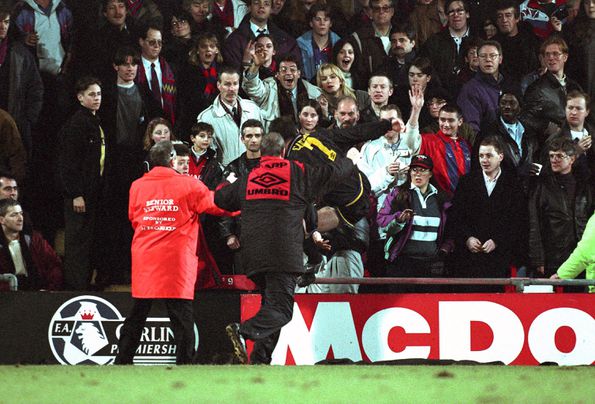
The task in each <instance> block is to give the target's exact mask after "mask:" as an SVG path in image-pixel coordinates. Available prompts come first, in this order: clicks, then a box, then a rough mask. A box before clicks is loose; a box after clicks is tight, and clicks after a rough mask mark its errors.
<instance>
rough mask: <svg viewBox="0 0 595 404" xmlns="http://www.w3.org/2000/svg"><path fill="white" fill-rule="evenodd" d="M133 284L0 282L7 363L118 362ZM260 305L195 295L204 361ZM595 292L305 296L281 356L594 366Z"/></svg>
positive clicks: (146, 353)
mask: <svg viewBox="0 0 595 404" xmlns="http://www.w3.org/2000/svg"><path fill="white" fill-rule="evenodd" d="M131 305H132V299H131V297H130V294H129V293H121V292H113V293H94V294H80V293H74V292H3V293H0V335H1V336H2V337H1V338H0V363H2V364H14V363H25V364H64V365H77V364H99V365H108V364H111V363H113V360H114V357H115V354H116V352H117V341H118V338H119V335H120V334H119V333H120V329H121V326H122V324H123V321H124V318H125V316H126V315H127V313H128V311H129V310H130V308H131ZM259 307H260V296H259V295H257V294H252V293H243V294H240V293H238V292H237V291H217V292H202V293H198V294H197V295H196V299H195V302H194V310H195V336H196V340H195V346H196V348H197V353H198V362H199V363H228V362H229V361H230V360H231V358H232V347H231V345H230V343H229V341H228V339H227V336H226V335H225V331H224V329H225V326H226V325H227V324H228V323H231V322H238V321H243V320H246V319H248V318H250V317H251V316H252V315H254V314H255V313H256V312H257V311H258V308H259ZM594 316H595V295H593V294H587V293H581V294H575V293H564V294H555V293H539V294H522V293H490V294H479V293H478V294H360V295H344V294H336V295H334V294H317V295H314V294H311V295H296V302H295V306H294V314H293V318H292V320H291V322H290V323H289V324H287V325H286V326H285V327H284V328H283V329H282V331H281V336H280V339H279V343H278V345H277V348H276V350H275V352H274V354H273V363H274V364H283V365H294V364H298V365H306V364H315V363H317V362H319V361H322V360H325V359H350V360H353V361H368V362H376V361H387V360H396V359H453V360H472V361H477V362H493V361H500V362H503V363H505V364H509V365H537V364H540V363H543V362H555V363H558V364H560V365H593V363H594V362H595V319H594ZM174 362H175V345H174V341H173V333H172V330H171V327H170V325H169V320H168V318H167V314H166V310H165V307H163V305H161V304H156V305H155V307H154V308H153V309H152V311H151V313H150V317H149V321H148V323H147V326H146V327H145V329H144V332H143V337H142V339H141V346H140V347H139V351H138V352H137V356H136V357H135V363H136V364H145V365H148V364H151V365H157V364H172V363H174Z"/></svg>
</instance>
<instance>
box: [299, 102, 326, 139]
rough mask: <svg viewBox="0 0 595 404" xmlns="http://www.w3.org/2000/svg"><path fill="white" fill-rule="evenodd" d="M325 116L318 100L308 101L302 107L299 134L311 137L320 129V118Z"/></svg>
mask: <svg viewBox="0 0 595 404" xmlns="http://www.w3.org/2000/svg"><path fill="white" fill-rule="evenodd" d="M322 116H323V112H322V108H321V107H320V104H319V103H318V101H316V100H308V101H306V102H304V103H303V104H302V105H301V106H300V112H299V114H298V120H299V123H300V127H299V132H300V133H301V134H302V135H309V134H310V133H312V132H314V131H315V130H316V128H318V123H319V122H320V118H321V117H322Z"/></svg>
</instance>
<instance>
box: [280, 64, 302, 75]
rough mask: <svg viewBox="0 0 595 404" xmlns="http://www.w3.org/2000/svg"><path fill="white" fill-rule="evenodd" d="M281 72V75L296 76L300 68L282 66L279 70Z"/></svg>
mask: <svg viewBox="0 0 595 404" xmlns="http://www.w3.org/2000/svg"><path fill="white" fill-rule="evenodd" d="M279 71H280V72H281V73H294V74H295V73H297V72H298V68H297V67H294V66H292V67H287V66H282V67H280V68H279Z"/></svg>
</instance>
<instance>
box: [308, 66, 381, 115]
mask: <svg viewBox="0 0 595 404" xmlns="http://www.w3.org/2000/svg"><path fill="white" fill-rule="evenodd" d="M316 85H317V86H318V87H320V89H321V90H322V96H321V97H320V99H319V102H320V107H321V108H322V112H323V114H324V116H325V117H326V116H331V115H333V114H334V113H335V110H336V109H337V101H338V100H339V99H340V98H341V97H343V96H346V95H347V96H350V97H353V98H355V99H356V101H357V108H358V109H359V110H360V111H363V110H365V109H367V108H369V107H370V96H369V95H368V93H367V92H365V91H361V90H354V89H352V88H351V87H349V86H348V85H347V83H346V82H345V76H344V75H343V71H342V70H341V69H339V67H337V66H336V65H334V64H332V63H325V64H323V65H321V66H320V68H319V69H318V71H317V72H316Z"/></svg>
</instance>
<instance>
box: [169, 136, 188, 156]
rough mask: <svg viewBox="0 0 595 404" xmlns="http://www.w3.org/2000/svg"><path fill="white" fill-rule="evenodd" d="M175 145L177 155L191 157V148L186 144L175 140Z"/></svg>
mask: <svg viewBox="0 0 595 404" xmlns="http://www.w3.org/2000/svg"><path fill="white" fill-rule="evenodd" d="M172 144H173V145H174V149H175V150H176V155H177V156H180V157H185V156H190V148H189V147H188V145H186V144H185V143H184V142H182V141H180V140H175V141H173V142H172Z"/></svg>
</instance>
